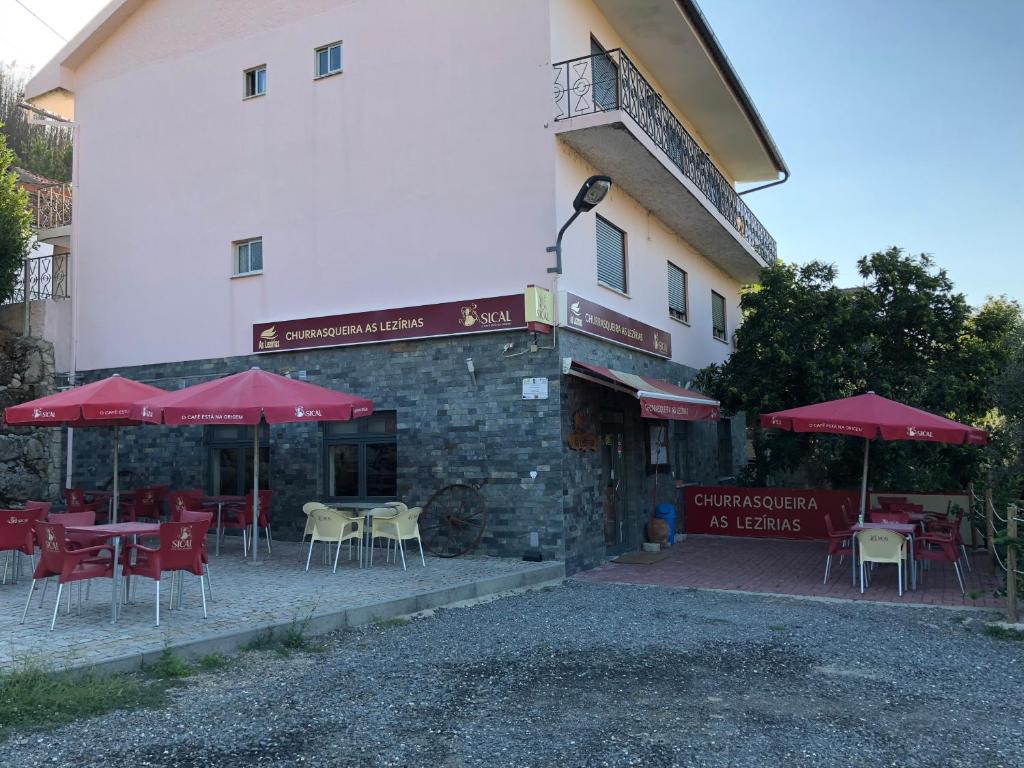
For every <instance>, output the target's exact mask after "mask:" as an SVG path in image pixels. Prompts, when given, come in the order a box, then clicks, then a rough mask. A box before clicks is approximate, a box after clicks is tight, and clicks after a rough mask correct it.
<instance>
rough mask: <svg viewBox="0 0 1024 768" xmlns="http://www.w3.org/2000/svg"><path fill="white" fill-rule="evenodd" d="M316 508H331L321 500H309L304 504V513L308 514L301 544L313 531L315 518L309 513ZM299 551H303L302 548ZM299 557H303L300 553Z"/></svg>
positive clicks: (300, 540)
mask: <svg viewBox="0 0 1024 768" xmlns="http://www.w3.org/2000/svg"><path fill="white" fill-rule="evenodd" d="M314 509H330V507H328V506H327V505H326V504H321V503H320V502H319V501H307V502H306V503H305V504H303V505H302V514H304V515H305V516H306V527H305V529H304V530H303V531H302V538H301V539H299V544H300V546H301V545H302V544H305V543H306V537H307V536H309V535H310V534H311V533H312V532H313V518H312V517H310V516H309V513H310V512H312V511H313V510H314ZM299 552H302V550H301V549H300V550H299ZM299 557H302V555H301V554H300V555H299Z"/></svg>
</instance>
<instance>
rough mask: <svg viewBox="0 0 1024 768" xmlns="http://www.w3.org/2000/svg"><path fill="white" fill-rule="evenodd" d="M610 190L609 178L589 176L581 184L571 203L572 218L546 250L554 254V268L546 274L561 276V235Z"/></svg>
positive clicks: (610, 182)
mask: <svg viewBox="0 0 1024 768" xmlns="http://www.w3.org/2000/svg"><path fill="white" fill-rule="evenodd" d="M611 188H612V177H611V176H591V177H590V178H589V179H587V180H586V181H585V182H583V186H582V187H580V191H579V192H577V193H576V199H575V200H573V201H572V207H573V214H572V216H570V217H569V220H568V221H567V222H565V224H563V225H562V228H561V229H560V230H558V238H557V239H556V240H555V244H554V245H552V246H549V247H548V249H547V250H548V253H553V254H555V266H553V267H548V272H554V273H555V274H556V275H560V274H562V235H564V234H565V230H567V229H568V228H569V225H570V224H572V223H573V222H574V221H576V217H577V216H579V215H580V214H581V213H586V212H587V211H592V210H593V209H594V208H596V207H597V205H598V203H600V202H601V201H602V200H604V199H605V197H606V196H607V194H608V190H610V189H611Z"/></svg>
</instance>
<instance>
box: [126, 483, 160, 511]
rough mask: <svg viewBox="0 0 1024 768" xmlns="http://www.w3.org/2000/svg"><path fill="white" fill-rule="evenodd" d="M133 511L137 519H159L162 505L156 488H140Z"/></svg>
mask: <svg viewBox="0 0 1024 768" xmlns="http://www.w3.org/2000/svg"><path fill="white" fill-rule="evenodd" d="M132 511H133V512H134V513H135V516H136V517H152V518H159V517H160V516H161V515H160V504H159V502H158V501H157V491H156V489H155V488H139V490H137V491H136V492H135V497H134V498H133V499H132Z"/></svg>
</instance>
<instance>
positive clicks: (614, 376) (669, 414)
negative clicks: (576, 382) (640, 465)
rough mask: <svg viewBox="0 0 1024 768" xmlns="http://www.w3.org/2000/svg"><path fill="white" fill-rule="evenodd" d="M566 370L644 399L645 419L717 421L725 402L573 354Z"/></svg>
mask: <svg viewBox="0 0 1024 768" xmlns="http://www.w3.org/2000/svg"><path fill="white" fill-rule="evenodd" d="M562 372H563V373H565V374H567V375H569V376H576V377H577V378H580V379H585V380H586V381H592V382H594V383H595V384H601V385H603V386H605V387H610V388H611V389H615V390H618V391H619V392H625V393H626V394H628V395H632V396H633V397H635V398H637V399H638V400H639V401H640V415H641V416H643V417H644V418H645V419H674V420H676V421H717V420H718V417H719V409H720V405H721V404H720V403H719V402H718V401H717V400H712V399H711V398H710V397H707V396H706V395H702V394H701V393H700V392H694V391H693V390H690V389H684V388H683V387H677V386H676V385H675V384H672V383H670V382H667V381H662V380H661V379H652V378H649V377H647V376H637V375H635V374H632V373H623V372H622V371H615V370H612V369H611V368H602V367H601V366H599V365H590V364H589V363H581V362H580V361H579V360H573V359H572V358H570V357H567V358H565V359H564V360H563V362H562Z"/></svg>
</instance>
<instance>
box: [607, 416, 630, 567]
mask: <svg viewBox="0 0 1024 768" xmlns="http://www.w3.org/2000/svg"><path fill="white" fill-rule="evenodd" d="M623 424H624V417H623V414H622V412H621V411H605V412H603V413H602V414H601V492H602V494H603V496H602V500H603V513H604V514H603V518H604V543H605V548H606V549H607V552H608V554H609V555H620V554H622V553H623V552H625V551H626V549H627V546H626V544H627V536H628V532H627V530H626V499H627V498H628V495H627V488H626V466H627V461H626V435H625V429H624V427H623Z"/></svg>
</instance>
